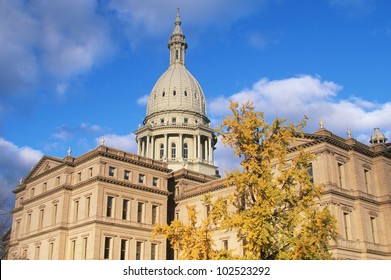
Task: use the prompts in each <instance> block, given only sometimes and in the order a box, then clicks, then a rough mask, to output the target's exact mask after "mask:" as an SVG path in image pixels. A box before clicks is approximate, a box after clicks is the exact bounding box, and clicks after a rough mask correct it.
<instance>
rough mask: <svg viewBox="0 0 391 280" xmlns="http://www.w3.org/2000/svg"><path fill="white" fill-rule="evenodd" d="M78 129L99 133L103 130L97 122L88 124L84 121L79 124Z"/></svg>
mask: <svg viewBox="0 0 391 280" xmlns="http://www.w3.org/2000/svg"><path fill="white" fill-rule="evenodd" d="M80 129H81V130H82V131H83V132H87V133H101V132H103V130H104V129H103V128H101V127H100V126H99V125H97V124H89V123H84V122H83V123H81V124H80Z"/></svg>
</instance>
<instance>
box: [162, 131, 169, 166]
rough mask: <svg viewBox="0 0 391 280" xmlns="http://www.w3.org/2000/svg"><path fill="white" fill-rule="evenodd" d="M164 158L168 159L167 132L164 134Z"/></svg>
mask: <svg viewBox="0 0 391 280" xmlns="http://www.w3.org/2000/svg"><path fill="white" fill-rule="evenodd" d="M163 159H166V160H167V159H168V137H167V134H165V135H164V155H163Z"/></svg>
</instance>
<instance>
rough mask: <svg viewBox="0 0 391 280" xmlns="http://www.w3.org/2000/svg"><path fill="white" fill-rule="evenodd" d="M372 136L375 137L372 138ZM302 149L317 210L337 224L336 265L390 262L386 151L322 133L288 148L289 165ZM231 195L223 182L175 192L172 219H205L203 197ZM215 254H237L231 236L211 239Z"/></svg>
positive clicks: (390, 162)
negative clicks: (189, 209) (193, 214)
mask: <svg viewBox="0 0 391 280" xmlns="http://www.w3.org/2000/svg"><path fill="white" fill-rule="evenodd" d="M375 133H376V132H375ZM298 147H300V148H301V147H303V148H304V149H306V150H307V151H310V152H311V153H312V154H314V155H315V160H313V161H312V174H313V181H314V184H316V185H322V186H323V197H322V200H321V201H319V204H320V205H322V206H323V205H327V206H328V207H329V209H330V210H331V212H332V214H334V215H335V217H336V218H337V227H338V232H339V236H338V239H337V242H333V243H331V244H330V251H331V252H332V254H333V257H334V258H336V259H391V223H390V219H391V145H390V144H386V143H385V142H382V143H381V142H380V143H378V144H374V145H372V146H367V145H364V144H362V143H360V142H357V141H356V140H354V139H353V138H351V137H348V138H346V139H344V138H341V137H339V136H336V135H334V134H333V133H331V132H330V131H328V130H326V129H324V128H321V129H320V130H318V131H316V132H314V133H313V134H305V135H304V138H301V139H296V140H295V141H294V142H293V143H292V149H291V152H290V153H289V155H288V158H287V160H288V162H289V160H291V159H292V158H293V157H295V155H296V153H297V151H296V150H297V148H298ZM233 191H234V189H232V188H231V189H229V188H226V187H224V180H223V179H220V180H215V181H212V182H208V183H205V184H202V185H197V186H188V187H185V188H179V192H178V193H177V196H176V198H175V201H176V202H177V207H176V213H177V214H176V215H177V218H179V219H181V220H185V219H186V206H187V205H192V206H195V208H196V210H197V211H199V213H200V214H199V215H200V219H202V217H204V216H205V215H206V213H207V211H208V210H207V209H208V205H204V204H203V203H202V198H203V196H204V195H205V194H206V193H208V192H210V193H211V194H213V196H215V197H217V196H222V197H224V196H226V195H228V194H230V193H232V192H233ZM214 240H215V245H216V248H220V249H221V248H223V247H222V246H226V247H227V246H228V249H233V250H234V251H236V253H238V254H242V253H243V252H242V249H241V244H240V242H238V241H237V238H236V234H235V232H219V231H217V232H216V233H215V239H214Z"/></svg>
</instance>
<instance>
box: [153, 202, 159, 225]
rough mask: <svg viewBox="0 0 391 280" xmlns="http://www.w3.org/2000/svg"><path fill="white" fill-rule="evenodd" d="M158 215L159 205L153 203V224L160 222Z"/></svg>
mask: <svg viewBox="0 0 391 280" xmlns="http://www.w3.org/2000/svg"><path fill="white" fill-rule="evenodd" d="M157 215H158V206H157V205H152V224H153V225H156V223H157V222H158V220H157Z"/></svg>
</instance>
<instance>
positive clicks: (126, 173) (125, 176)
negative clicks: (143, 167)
mask: <svg viewBox="0 0 391 280" xmlns="http://www.w3.org/2000/svg"><path fill="white" fill-rule="evenodd" d="M129 175H130V171H128V170H125V171H124V179H125V180H129V178H130V176H129Z"/></svg>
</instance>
